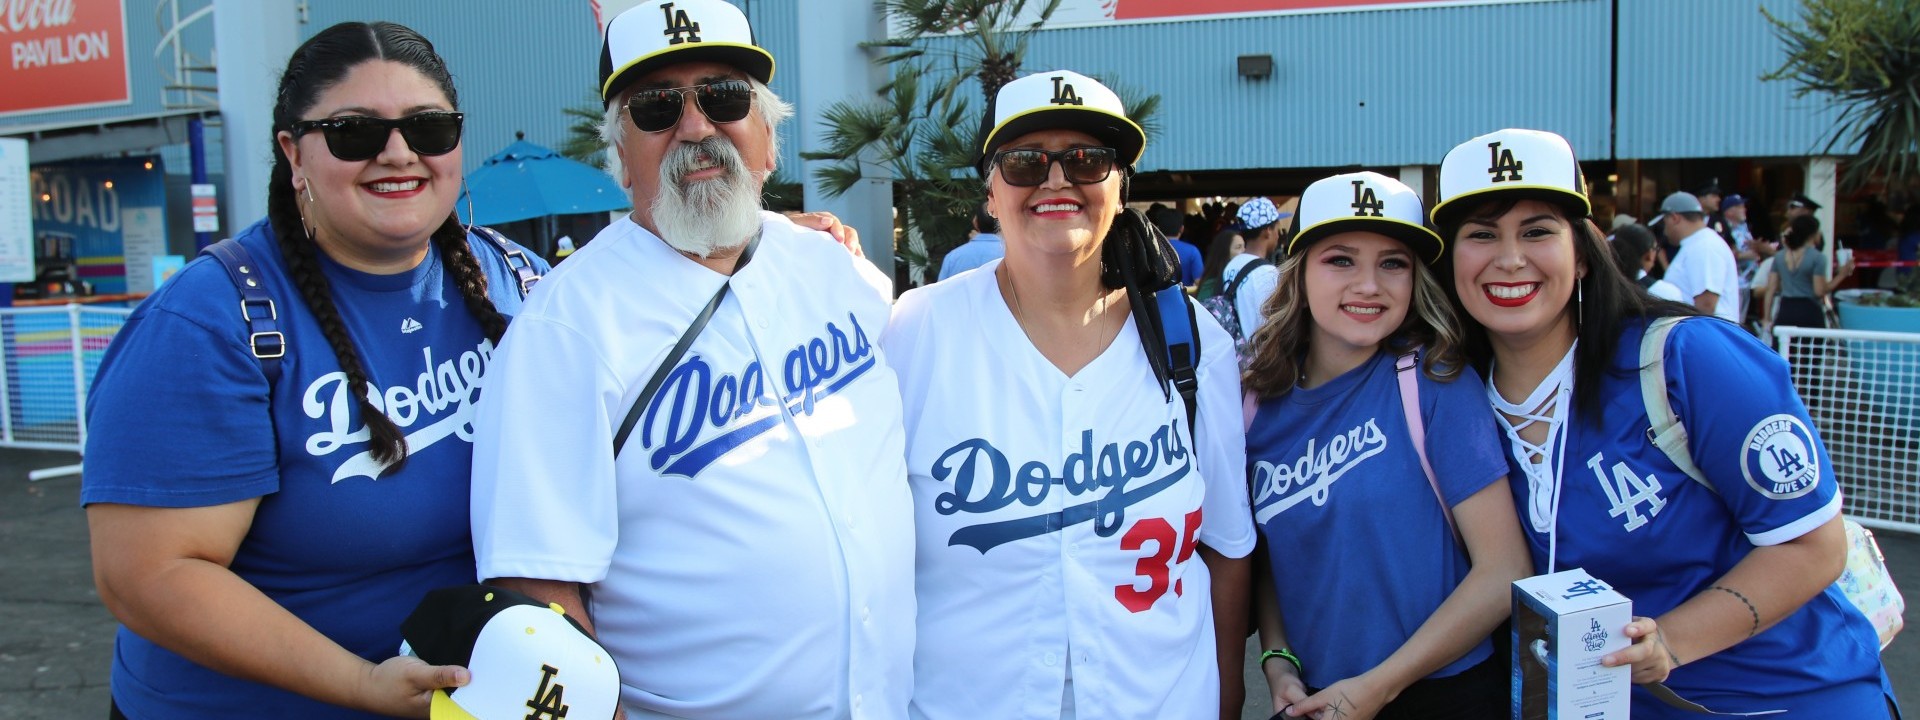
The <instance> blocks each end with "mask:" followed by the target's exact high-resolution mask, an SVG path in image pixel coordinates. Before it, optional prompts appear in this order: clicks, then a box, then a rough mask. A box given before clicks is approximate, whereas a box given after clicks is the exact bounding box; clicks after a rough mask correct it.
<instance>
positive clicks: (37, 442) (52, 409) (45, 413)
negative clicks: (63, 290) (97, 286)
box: [0, 304, 133, 480]
mask: <svg viewBox="0 0 1920 720" xmlns="http://www.w3.org/2000/svg"><path fill="white" fill-rule="evenodd" d="M132 313H133V311H132V310H130V309H127V308H114V307H99V306H87V305H77V304H68V305H66V306H56V307H26V308H0V408H4V410H5V411H4V412H0V447H9V448H29V449H36V450H67V451H72V452H76V453H77V452H80V449H81V448H82V447H84V446H85V445H86V442H87V425H86V408H87V389H88V388H89V387H91V386H92V385H93V374H94V371H96V370H98V369H99V368H100V357H101V355H103V354H104V353H105V352H106V349H107V343H108V342H111V341H112V340H113V335H114V333H116V332H118V331H119V330H120V326H121V325H124V324H126V321H127V316H128V315H130V314H132ZM77 470H78V466H77V465H76V466H72V467H70V468H56V469H53V470H48V471H36V472H35V473H34V474H33V476H32V477H33V479H36V480H37V479H41V478H44V477H50V476H53V475H59V474H67V473H71V472H75V471H77Z"/></svg>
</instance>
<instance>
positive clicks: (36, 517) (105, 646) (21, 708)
mask: <svg viewBox="0 0 1920 720" xmlns="http://www.w3.org/2000/svg"><path fill="white" fill-rule="evenodd" d="M72 462H74V456H73V454H71V453H55V452H35V451H22V450H0V718H8V719H9V720H55V719H58V720H66V719H68V718H82V719H87V718H105V717H106V714H107V697H108V696H107V678H108V668H109V663H110V662H111V659H112V654H113V633H114V628H115V625H114V621H113V617H112V616H111V615H109V614H107V611H106V609H105V608H103V607H101V605H100V597H99V595H98V594H97V593H95V592H94V588H93V576H92V568H91V562H90V560H89V556H88V549H87V527H86V515H85V514H84V513H83V512H82V511H81V509H80V505H79V492H80V490H79V489H80V482H79V479H78V478H73V477H68V478H59V479H54V480H47V481H43V482H39V483H28V482H27V480H26V477H27V473H28V472H29V471H32V470H37V469H40V468H47V467H55V466H60V465H66V464H69V463H72ZM1880 547H1881V549H1882V550H1883V551H1885V553H1886V555H1887V564H1888V565H1889V567H1890V568H1891V570H1892V572H1893V576H1894V579H1895V581H1896V582H1898V583H1899V584H1900V585H1901V587H1902V589H1903V590H1905V592H1906V594H1907V598H1908V601H1909V603H1910V604H1913V605H1916V606H1920V537H1916V536H1913V535H1907V534H1902V533H1894V532H1883V533H1880ZM1907 617H1908V622H1910V623H1916V624H1920V612H1915V611H1913V610H1910V611H1909V612H1908V613H1907ZM1255 656H1256V653H1255V646H1254V645H1253V644H1252V643H1251V642H1249V643H1248V653H1247V657H1248V662H1247V672H1246V678H1247V707H1246V712H1245V713H1244V715H1243V717H1244V718H1247V719H1248V720H1266V718H1267V717H1268V716H1269V715H1270V714H1271V713H1272V712H1273V710H1272V708H1271V706H1270V704H1269V701H1268V695H1267V688H1266V681H1265V680H1264V679H1263V678H1262V677H1261V676H1260V674H1259V673H1258V672H1257V669H1256V668H1255V666H1254V662H1253V658H1254V657H1255ZM1884 657H1885V659H1886V663H1887V671H1888V672H1889V673H1891V674H1892V676H1893V680H1894V687H1895V689H1896V690H1897V691H1898V692H1899V693H1900V696H1901V697H1902V698H1903V699H1905V700H1906V701H1907V704H1908V705H1909V707H1910V708H1911V707H1914V703H1916V702H1920V629H1909V630H1908V631H1907V632H1906V633H1904V634H1903V635H1902V636H1901V637H1900V638H1899V639H1897V640H1895V641H1894V643H1893V647H1892V648H1890V649H1889V650H1888V651H1887V653H1886V654H1885V655H1884Z"/></svg>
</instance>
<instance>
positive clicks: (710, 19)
mask: <svg viewBox="0 0 1920 720" xmlns="http://www.w3.org/2000/svg"><path fill="white" fill-rule="evenodd" d="M702 61H704V62H716V63H722V64H726V65H732V66H734V67H736V68H739V69H740V71H741V72H744V73H746V74H748V75H750V76H752V77H753V78H754V79H756V80H759V81H760V82H762V83H767V82H772V81H773V53H769V52H767V51H766V49H765V48H762V47H760V46H759V45H757V44H755V43H754V42H753V28H752V27H750V26H748V25H747V16H746V14H744V13H742V12H740V8H737V7H734V6H733V5H731V4H728V3H726V2H723V1H722V0H652V1H651V2H644V3H641V4H639V5H635V6H633V7H631V8H628V9H627V11H626V12H622V13H620V14H619V15H617V16H615V17H614V18H613V21H612V22H609V23H607V30H606V33H605V34H603V35H602V36H601V38H600V100H601V101H602V102H612V101H613V99H614V98H615V97H617V96H619V95H620V91H621V90H624V89H626V86H627V85H628V84H631V83H632V82H633V81H634V79H636V78H639V77H640V76H642V75H646V74H647V73H649V72H653V71H654V70H656V69H659V68H661V67H663V66H666V65H671V64H674V63H683V62H702Z"/></svg>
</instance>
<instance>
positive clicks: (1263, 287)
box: [1220, 197, 1293, 338]
mask: <svg viewBox="0 0 1920 720" xmlns="http://www.w3.org/2000/svg"><path fill="white" fill-rule="evenodd" d="M1292 215H1293V214H1292V213H1284V212H1280V208H1278V207H1275V206H1274V204H1273V201H1272V200H1269V199H1267V198H1264V197H1257V198H1254V199H1252V200H1248V201H1247V202H1246V204H1244V205H1241V206H1240V210H1239V211H1238V212H1237V213H1236V214H1235V215H1234V217H1235V218H1236V219H1238V220H1239V222H1240V228H1241V229H1240V236H1241V237H1243V238H1246V246H1245V247H1244V248H1243V249H1242V250H1241V251H1240V254H1239V255H1238V256H1235V257H1234V258H1233V259H1231V260H1228V261H1227V266H1226V267H1225V268H1222V269H1221V271H1220V279H1221V280H1222V281H1223V282H1226V283H1227V286H1228V287H1229V288H1232V290H1231V292H1230V294H1231V295H1233V307H1234V310H1235V312H1236V313H1237V314H1238V317H1239V324H1240V332H1241V335H1239V336H1237V337H1238V338H1251V337H1253V334H1254V333H1255V332H1257V331H1259V329H1260V323H1261V320H1262V318H1261V317H1260V308H1262V307H1265V306H1266V304H1267V298H1270V297H1273V289H1274V288H1275V287H1278V286H1279V285H1280V268H1278V267H1276V266H1274V264H1273V262H1272V258H1273V251H1274V249H1275V248H1278V247H1279V246H1280V232H1281V224H1280V221H1282V220H1285V219H1287V218H1289V217H1292ZM1249 263H1256V264H1252V265H1250V264H1249ZM1242 268H1251V269H1250V270H1248V271H1247V273H1246V276H1245V277H1244V278H1241V277H1240V275H1241V273H1240V271H1241V269H1242ZM1236 278H1239V281H1238V282H1235V279H1236Z"/></svg>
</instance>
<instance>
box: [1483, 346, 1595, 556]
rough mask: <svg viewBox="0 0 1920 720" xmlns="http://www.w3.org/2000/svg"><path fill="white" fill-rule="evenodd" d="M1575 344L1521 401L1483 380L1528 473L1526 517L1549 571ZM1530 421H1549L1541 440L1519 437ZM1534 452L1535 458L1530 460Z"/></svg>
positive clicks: (1556, 549)
mask: <svg viewBox="0 0 1920 720" xmlns="http://www.w3.org/2000/svg"><path fill="white" fill-rule="evenodd" d="M1578 347H1580V342H1579V341H1578V340H1575V341H1574V343H1573V347H1569V348H1567V354H1566V356H1565V357H1562V358H1560V364H1558V365H1555V366H1554V368H1553V372H1550V373H1547V376H1546V377H1545V378H1543V379H1541V381H1540V384H1539V385H1538V386H1535V387H1534V388H1533V392H1532V393H1530V394H1529V395H1527V399H1526V400H1524V401H1522V402H1520V403H1517V404H1516V403H1510V402H1507V399H1506V398H1504V397H1501V396H1500V391H1499V390H1498V389H1496V388H1495V387H1494V383H1492V382H1491V381H1489V382H1488V383H1487V400H1488V402H1491V403H1492V404H1493V409H1495V410H1497V411H1499V412H1496V413H1494V417H1496V418H1499V420H1500V428H1501V429H1502V430H1505V431H1506V433H1507V439H1508V440H1510V441H1512V448H1511V452H1512V453H1513V457H1514V459H1515V460H1518V461H1520V469H1521V471H1523V472H1525V473H1526V474H1527V520H1528V521H1529V522H1530V523H1531V524H1532V525H1533V530H1534V532H1543V533H1546V534H1547V572H1549V573H1551V572H1553V571H1554V568H1555V563H1556V560H1557V559H1558V558H1557V555H1558V553H1559V540H1560V534H1559V518H1560V482H1561V478H1563V477H1564V476H1565V475H1566V466H1567V459H1566V453H1567V435H1568V434H1569V433H1568V432H1567V421H1568V419H1569V417H1570V416H1571V413H1572V412H1573V351H1574V349H1575V348H1578ZM1489 380H1491V373H1490V374H1489ZM1509 416H1512V417H1516V418H1519V419H1520V422H1519V423H1518V424H1515V423H1514V422H1513V421H1511V420H1509V419H1507V418H1508V417H1509ZM1534 423H1541V424H1544V425H1546V426H1547V436H1546V438H1545V441H1544V442H1542V443H1541V444H1539V445H1535V444H1533V443H1530V442H1527V440H1526V438H1523V437H1520V430H1521V429H1522V428H1525V427H1527V426H1530V425H1532V424H1534ZM1536 456H1537V457H1539V458H1540V460H1539V462H1534V460H1533V458H1534V457H1536Z"/></svg>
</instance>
